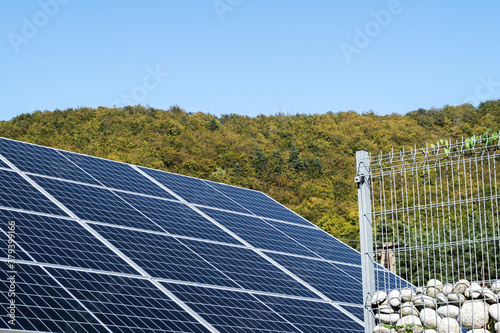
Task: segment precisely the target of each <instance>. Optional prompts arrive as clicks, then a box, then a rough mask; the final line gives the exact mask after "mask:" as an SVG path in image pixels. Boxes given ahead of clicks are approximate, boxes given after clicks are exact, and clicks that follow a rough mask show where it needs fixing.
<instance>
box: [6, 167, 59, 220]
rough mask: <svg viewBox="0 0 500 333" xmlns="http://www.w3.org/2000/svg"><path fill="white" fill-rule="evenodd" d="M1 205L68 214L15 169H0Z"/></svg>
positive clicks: (55, 213)
mask: <svg viewBox="0 0 500 333" xmlns="http://www.w3.org/2000/svg"><path fill="white" fill-rule="evenodd" d="M0 206H3V207H9V208H17V209H24V210H29V211H33V212H40V213H47V214H54V215H62V216H67V214H66V213H65V212H63V211H62V210H61V209H60V208H59V207H57V206H56V204H54V203H53V202H52V201H50V200H49V199H48V198H47V197H46V196H45V195H43V194H42V193H41V192H40V191H38V190H37V189H36V188H35V187H34V186H33V185H31V184H30V183H29V182H28V181H26V180H24V179H23V178H22V177H21V176H20V175H19V174H17V173H16V172H13V171H5V170H0Z"/></svg>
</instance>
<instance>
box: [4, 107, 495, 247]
mask: <svg viewBox="0 0 500 333" xmlns="http://www.w3.org/2000/svg"><path fill="white" fill-rule="evenodd" d="M488 128H495V129H498V128H500V102H499V101H487V102H483V103H481V105H480V106H479V107H478V108H475V107H473V106H471V105H469V104H464V105H460V106H456V107H455V106H447V107H444V108H442V109H430V110H424V109H419V110H417V111H413V112H410V113H408V114H407V115H404V116H401V115H397V114H392V115H387V116H377V115H375V114H374V113H372V112H369V113H365V114H358V113H356V112H354V111H347V112H337V113H333V112H329V113H327V114H322V115H318V114H312V115H303V114H297V115H283V114H280V115H275V116H264V115H261V116H258V117H254V118H251V117H247V116H240V115H237V114H229V115H222V116H221V117H215V116H213V115H210V114H204V113H201V112H196V113H190V112H186V111H185V110H183V109H182V108H181V107H179V106H177V105H175V106H172V107H170V108H169V109H168V110H160V109H155V108H151V107H144V106H140V105H137V106H127V107H123V108H106V107H99V108H95V109H93V108H76V109H72V108H70V109H67V110H54V111H51V112H50V111H36V112H33V113H30V114H22V115H19V116H17V117H15V118H13V119H12V120H11V121H3V122H0V135H1V136H4V137H8V138H12V139H16V140H21V141H26V142H32V143H36V144H41V145H45V146H50V147H55V148H60V149H64V150H69V151H75V152H78V153H83V154H89V155H94V156H99V157H103V158H109V159H113V160H117V161H122V162H127V163H132V164H138V165H143V166H146V167H151V168H156V169H162V170H167V171H170V172H176V173H180V174H185V175H189V176H193V177H199V178H204V179H211V180H214V181H219V182H224V183H228V184H233V185H238V186H243V187H247V188H252V189H255V190H259V191H263V192H265V193H266V194H268V195H270V196H271V197H273V198H274V199H276V200H277V201H279V202H281V203H283V204H284V205H286V206H287V207H289V208H290V209H292V210H294V211H296V212H297V213H299V214H301V215H302V216H304V217H305V218H306V219H308V220H310V221H312V222H313V223H315V224H317V225H319V226H320V227H322V228H324V229H325V230H327V231H328V232H330V233H331V234H333V235H335V236H338V237H339V238H342V239H345V240H346V241H349V242H350V243H349V244H350V245H352V246H356V239H358V226H357V224H358V217H357V214H358V208H357V192H356V186H355V184H354V182H353V181H352V179H354V175H355V172H356V169H355V152H356V150H359V149H364V150H367V151H370V152H372V153H377V152H378V151H380V150H384V151H387V150H390V149H392V148H394V149H396V150H399V149H400V148H401V147H403V146H404V147H407V148H408V147H414V146H415V145H416V146H419V147H422V146H424V145H425V142H436V141H438V140H439V139H440V138H451V139H453V138H460V137H462V136H463V137H471V136H472V135H473V134H477V133H485V132H486V130H487V129H488ZM488 135H489V137H491V138H493V137H495V135H496V136H497V137H498V133H495V134H491V135H490V134H488ZM497 142H498V141H495V140H494V139H492V140H491V141H490V143H489V144H496V143H497ZM257 146H258V147H260V148H258V149H257V148H256V147H257ZM440 146H444V145H443V144H441V143H440ZM297 147H299V148H300V152H299V149H298V148H297ZM304 161H307V162H308V163H310V165H309V166H308V167H306V165H305V164H306V163H304Z"/></svg>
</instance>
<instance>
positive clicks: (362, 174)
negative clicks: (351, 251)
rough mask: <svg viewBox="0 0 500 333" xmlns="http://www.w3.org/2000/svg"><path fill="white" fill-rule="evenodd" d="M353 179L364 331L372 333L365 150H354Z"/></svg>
mask: <svg viewBox="0 0 500 333" xmlns="http://www.w3.org/2000/svg"><path fill="white" fill-rule="evenodd" d="M356 170H357V176H356V178H355V181H356V183H357V185H358V207H359V234H360V241H361V270H362V278H363V300H364V302H365V308H364V312H365V333H373V328H374V327H375V318H374V317H373V315H372V313H371V311H370V309H369V308H367V307H366V301H367V300H368V299H370V297H369V296H370V295H371V296H373V293H374V292H375V273H374V262H373V239H372V234H373V232H372V206H371V195H370V184H371V179H370V157H369V155H368V152H367V151H365V150H359V151H357V152H356Z"/></svg>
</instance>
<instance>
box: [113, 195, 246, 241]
mask: <svg viewBox="0 0 500 333" xmlns="http://www.w3.org/2000/svg"><path fill="white" fill-rule="evenodd" d="M116 194H117V195H118V196H120V197H121V198H123V199H124V200H125V201H127V202H128V203H130V204H132V205H133V206H134V207H136V208H137V209H138V210H140V211H141V212H142V213H144V214H145V215H146V216H148V217H149V218H151V219H152V220H153V221H154V222H156V223H157V224H158V225H159V226H161V227H162V228H163V229H165V230H166V231H168V232H170V233H172V234H176V235H182V236H188V237H195V238H201V239H209V240H214V241H219V242H226V243H234V244H241V242H240V241H238V240H237V239H236V238H234V237H233V236H231V235H230V234H228V233H227V232H225V231H224V230H222V229H221V228H219V227H218V226H217V225H215V224H214V223H213V222H211V221H209V220H207V219H206V218H204V217H203V216H201V215H200V214H199V213H197V212H196V211H194V210H193V209H191V208H190V207H189V206H188V205H186V204H183V203H180V202H173V201H168V200H162V199H156V198H150V197H144V196H140V195H134V194H128V193H116Z"/></svg>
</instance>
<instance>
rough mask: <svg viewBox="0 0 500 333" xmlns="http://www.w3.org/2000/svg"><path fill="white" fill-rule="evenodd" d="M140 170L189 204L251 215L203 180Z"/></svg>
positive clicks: (150, 170) (144, 169)
mask: <svg viewBox="0 0 500 333" xmlns="http://www.w3.org/2000/svg"><path fill="white" fill-rule="evenodd" d="M140 169H141V170H142V171H144V172H145V173H146V174H148V175H149V176H151V177H153V178H154V179H156V180H157V181H158V182H160V183H161V184H162V185H163V186H165V187H167V188H169V189H171V190H172V191H174V192H175V193H176V194H177V195H179V196H180V197H182V198H183V199H184V200H186V201H187V202H190V203H194V204H198V205H204V206H210V207H216V208H221V209H226V210H231V211H235V212H243V213H249V211H248V210H246V209H245V208H244V207H242V206H240V205H238V204H237V203H236V202H234V201H233V200H231V199H230V198H228V197H227V196H225V195H223V194H222V193H220V192H219V191H217V190H215V189H214V188H213V187H211V186H209V185H208V184H207V183H206V182H205V181H203V180H201V179H197V178H192V177H188V176H182V175H177V174H174V173H170V172H163V171H159V170H152V169H147V168H140Z"/></svg>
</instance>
